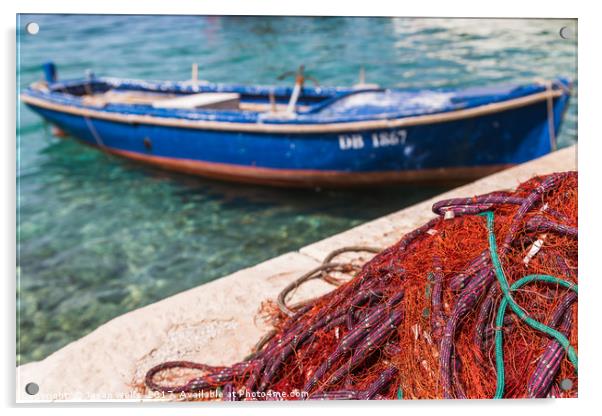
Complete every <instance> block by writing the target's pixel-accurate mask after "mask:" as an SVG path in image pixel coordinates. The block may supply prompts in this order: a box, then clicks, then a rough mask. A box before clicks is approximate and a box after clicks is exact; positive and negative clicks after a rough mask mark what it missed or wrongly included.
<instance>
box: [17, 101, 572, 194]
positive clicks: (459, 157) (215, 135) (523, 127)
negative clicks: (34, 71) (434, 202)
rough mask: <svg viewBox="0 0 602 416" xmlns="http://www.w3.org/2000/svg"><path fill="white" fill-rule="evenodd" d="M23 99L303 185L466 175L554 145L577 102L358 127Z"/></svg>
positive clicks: (126, 147) (224, 173) (77, 132)
mask: <svg viewBox="0 0 602 416" xmlns="http://www.w3.org/2000/svg"><path fill="white" fill-rule="evenodd" d="M23 98H24V101H25V103H26V104H28V105H29V106H30V107H31V108H32V109H33V110H34V111H36V112H37V113H39V114H40V115H41V116H42V117H43V118H44V119H46V120H47V121H49V122H50V123H52V124H54V125H55V126H57V127H58V128H60V129H61V130H62V131H64V132H66V133H67V134H68V135H70V136H73V137H75V138H77V139H78V140H81V141H83V142H84V143H86V144H89V145H92V146H95V147H98V148H99V149H102V150H103V151H106V152H109V153H112V154H116V155H119V156H122V157H126V158H129V159H132V160H134V161H137V162H142V163H146V164H150V165H153V166H157V167H161V168H164V169H169V170H173V171H179V172H184V173H188V174H195V175H201V176H206V177H211V178H217V179H223V180H231V181H237V182H250V183H258V184H267V185H277V186H301V187H307V186H337V187H338V186H362V185H371V184H390V183H398V182H466V181H469V180H472V179H475V178H478V177H481V176H484V175H486V174H489V173H493V172H495V171H497V170H500V169H503V168H505V167H507V166H510V165H514V164H518V163H522V162H525V161H528V160H531V159H534V158H537V157H539V156H542V155H545V154H547V153H549V152H550V151H551V150H552V149H553V145H554V144H553V142H554V139H555V135H556V134H555V132H558V130H559V128H560V124H561V120H562V116H563V112H564V110H565V108H566V105H567V102H568V94H562V95H555V96H554V98H553V99H552V98H550V99H549V100H550V101H552V106H551V107H549V104H550V103H549V100H548V99H545V98H544V99H540V100H531V101H528V100H527V101H522V102H520V103H519V105H517V104H516V103H515V104H514V105H513V104H512V103H510V102H508V103H501V104H502V105H498V106H497V107H492V108H488V109H487V111H483V110H480V111H473V112H464V113H462V110H460V111H458V112H451V113H445V114H444V116H443V117H442V116H441V115H438V114H434V115H431V116H426V117H427V119H426V120H425V119H424V118H422V119H420V120H418V121H416V120H405V121H404V119H398V120H381V121H380V125H378V126H377V125H375V124H374V123H372V124H370V123H367V124H366V125H365V126H364V128H362V126H361V125H360V126H358V127H356V128H355V129H352V130H351V129H349V126H345V123H340V124H341V125H342V126H341V125H339V126H338V127H337V126H335V128H333V126H332V125H325V126H321V125H311V126H310V128H308V127H307V126H299V125H297V126H295V125H288V126H284V127H286V128H283V127H282V126H275V127H274V126H261V125H254V126H251V127H255V128H250V127H248V126H246V128H242V126H241V128H240V129H236V128H233V127H232V126H227V127H225V128H223V129H220V128H219V126H217V127H216V126H214V125H210V126H203V124H199V123H194V122H186V121H182V120H177V123H176V122H170V121H169V120H161V119H159V118H153V119H149V118H145V117H143V116H142V117H138V118H135V117H127V118H120V117H118V116H105V115H102V114H99V115H97V114H95V112H94V111H91V112H86V111H82V109H78V108H75V107H73V108H62V107H57V106H56V105H54V104H53V103H45V102H42V101H40V100H37V99H28V98H27V97H23ZM551 112H553V120H552V124H553V129H552V135H551V134H550V130H551V125H550V119H549V117H550V116H551ZM452 113H458V114H456V116H454V115H453V114H452ZM450 114H451V116H450ZM428 117H430V118H431V119H430V120H429V119H428ZM387 125H390V126H391V127H386V126H387ZM291 126H292V127H291ZM278 130H280V131H278Z"/></svg>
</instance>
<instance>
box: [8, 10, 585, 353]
mask: <svg viewBox="0 0 602 416" xmlns="http://www.w3.org/2000/svg"><path fill="white" fill-rule="evenodd" d="M30 21H35V22H37V23H39V25H40V32H39V33H38V35H36V36H31V35H27V34H25V32H24V30H23V28H24V26H25V24H27V23H28V22H30ZM18 26H19V30H20V34H19V40H20V41H19V45H18V53H19V61H18V66H19V67H18V70H17V71H18V72H17V73H18V84H19V86H20V87H21V88H23V87H25V86H27V85H28V84H29V83H31V82H33V81H36V80H38V79H40V78H41V70H40V64H41V63H43V62H45V61H48V60H53V61H55V62H56V64H57V65H58V69H59V77H61V78H69V77H80V76H82V75H83V73H84V71H85V70H86V69H88V68H89V69H92V70H93V71H94V72H95V73H96V74H98V75H111V76H119V77H135V78H146V79H186V78H188V77H189V76H190V64H191V63H192V62H197V63H198V64H199V65H200V74H201V77H202V78H204V79H208V80H211V81H223V82H234V83H245V84H246V83H249V84H286V83H292V80H285V81H276V77H277V76H278V75H280V74H281V73H283V72H285V71H288V70H292V69H295V68H296V67H297V66H298V65H300V64H305V66H306V68H307V70H308V72H309V74H310V75H312V76H314V77H315V78H317V79H318V80H319V81H320V82H321V83H322V84H323V85H350V84H353V83H355V82H356V81H357V74H358V71H359V68H360V66H364V67H365V68H366V73H367V81H368V82H376V83H379V84H381V85H383V86H398V87H405V86H408V87H429V86H430V87H442V86H468V85H484V84H490V83H498V82H500V83H502V82H523V81H527V82H528V81H531V80H532V79H533V78H535V77H543V78H545V77H547V78H550V77H555V76H558V75H563V76H567V77H569V78H571V79H576V59H577V44H576V41H575V40H574V39H573V40H563V39H561V38H560V37H559V35H558V32H559V30H560V28H561V27H563V26H570V27H573V28H575V22H574V21H570V20H569V21H560V20H480V19H453V20H450V19H406V18H395V19H391V18H297V17H284V18H273V17H272V18H262V17H218V16H216V17H188V16H75V15H29V16H27V15H22V16H21V17H20V20H19V22H18ZM576 109H577V97H576V93H575V94H574V97H573V99H572V102H571V105H570V108H569V110H568V112H567V115H566V119H565V123H564V126H563V129H562V132H561V135H560V138H559V141H560V144H561V146H566V145H569V144H572V143H574V142H575V141H576V138H577V119H576ZM19 110H20V111H19V115H20V119H19V124H18V142H17V146H18V172H17V180H18V254H19V258H18V278H19V281H18V286H17V296H18V303H17V307H18V326H17V328H18V334H17V335H18V337H17V338H18V340H17V341H18V343H17V346H18V351H17V362H18V363H25V362H28V361H32V360H39V359H42V358H44V357H46V356H47V355H49V354H50V353H52V352H53V351H55V350H57V349H58V348H60V347H62V346H63V345H65V344H66V343H68V342H70V341H73V340H75V339H77V338H79V337H81V336H83V335H85V334H86V333H88V332H90V331H91V330H93V329H94V328H96V327H98V326H99V325H100V324H102V323H104V322H106V321H108V320H109V319H111V318H113V317H115V316H117V315H119V314H122V313H124V312H126V311H129V310H132V309H135V308H137V307H140V306H143V305H146V304H148V303H151V302H153V301H156V300H159V299H162V298H164V297H166V296H169V295H172V294H174V293H177V292H180V291H182V290H185V289H188V288H191V287H194V286H197V285H199V284H201V283H204V282H207V281H210V280H213V279H215V278H217V277H220V276H223V275H225V274H228V273H230V272H233V271H235V270H237V269H240V268H242V267H246V266H250V265H253V264H255V263H258V262H261V261H263V260H265V259H268V258H270V257H273V256H276V255H278V254H281V253H284V252H287V251H290V250H295V249H297V248H299V247H301V246H303V245H305V244H308V243H310V242H312V241H315V240H319V239H321V238H324V237H327V236H329V235H332V234H335V233H338V232H340V231H342V230H345V229H347V228H349V227H352V226H355V225H358V224H361V223H363V222H365V221H368V220H370V219H373V218H376V217H379V216H381V215H384V214H387V213H390V212H393V211H396V210H398V209H401V208H403V207H404V206H407V205H410V204H412V203H415V202H417V201H420V200H422V199H424V198H426V197H428V196H431V195H434V194H436V193H439V192H441V191H442V190H443V189H442V188H416V187H394V188H385V189H377V190H370V191H365V190H364V191H324V190H307V191H293V190H282V189H270V188H261V187H253V186H247V185H245V186H242V185H234V184H227V183H219V182H213V181H209V180H203V179H198V178H188V177H185V176H180V175H173V174H169V173H165V172H161V171H157V170H152V169H149V168H144V167H141V166H139V165H136V164H133V163H130V162H124V161H122V160H119V159H116V158H114V157H109V156H106V155H104V154H101V153H99V152H97V151H95V150H93V149H90V148H87V147H85V146H81V145H79V144H77V143H75V142H73V141H71V140H59V139H56V138H54V137H52V136H51V135H50V133H49V130H48V128H47V127H46V126H45V125H44V124H43V123H42V121H41V119H40V118H38V117H37V116H35V115H34V114H33V113H32V112H30V111H29V110H28V109H26V108H25V107H24V106H22V105H21V106H20V107H19Z"/></svg>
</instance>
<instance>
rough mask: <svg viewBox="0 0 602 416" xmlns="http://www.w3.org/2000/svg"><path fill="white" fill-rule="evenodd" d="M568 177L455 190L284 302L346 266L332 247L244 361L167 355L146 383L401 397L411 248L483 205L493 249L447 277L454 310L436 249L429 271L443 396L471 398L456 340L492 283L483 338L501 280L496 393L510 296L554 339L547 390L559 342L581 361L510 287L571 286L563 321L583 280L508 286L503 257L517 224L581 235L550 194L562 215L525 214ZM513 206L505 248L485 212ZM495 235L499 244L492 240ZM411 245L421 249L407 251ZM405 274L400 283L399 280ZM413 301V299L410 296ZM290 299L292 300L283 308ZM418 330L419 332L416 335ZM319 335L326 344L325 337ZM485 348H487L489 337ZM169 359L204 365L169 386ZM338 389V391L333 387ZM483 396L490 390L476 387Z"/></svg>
mask: <svg viewBox="0 0 602 416" xmlns="http://www.w3.org/2000/svg"><path fill="white" fill-rule="evenodd" d="M571 179H572V180H574V181H575V186H576V173H563V174H553V175H550V176H548V177H545V178H542V179H537V181H536V182H535V183H534V184H535V185H537V186H535V187H533V185H530V186H531V188H529V187H528V186H526V185H525V186H526V188H525V189H526V190H525V191H523V193H525V192H527V191H528V192H529V193H528V194H527V195H520V196H517V194H514V195H513V194H510V193H507V192H495V193H491V194H487V195H483V196H480V197H473V198H458V199H452V200H447V201H441V202H439V203H436V204H435V205H434V206H433V211H434V212H435V213H436V214H438V215H439V217H438V218H434V219H433V220H431V221H429V222H428V223H427V224H425V225H423V226H422V227H420V228H418V229H416V230H414V231H412V232H410V233H408V234H406V235H405V236H404V238H403V239H402V240H401V241H400V242H398V243H397V244H396V245H394V246H392V247H389V248H388V249H386V250H384V251H383V252H381V254H379V255H378V256H376V257H375V258H374V259H373V260H372V261H370V262H369V263H367V264H366V265H364V267H363V268H362V270H361V271H360V273H359V274H358V275H357V276H356V277H355V278H354V279H352V280H351V281H349V282H347V283H345V284H343V285H342V286H341V287H339V288H337V289H335V290H334V291H332V292H330V293H329V294H327V295H325V296H323V297H321V298H318V299H315V300H312V301H309V302H305V303H303V304H301V305H297V306H295V307H288V306H286V303H285V302H284V300H285V299H286V295H287V293H288V292H290V291H291V290H293V289H295V288H296V287H298V286H299V285H300V284H302V283H303V282H305V281H308V280H311V279H312V278H318V277H322V278H324V276H325V275H326V272H327V271H328V270H333V269H334V270H341V268H342V267H344V266H342V264H341V263H332V259H333V258H334V256H333V257H330V256H329V257H330V258H326V259H325V260H324V263H323V264H322V265H321V266H319V267H318V268H316V269H315V270H312V271H311V272H310V273H307V274H305V275H304V276H301V277H300V278H299V279H298V280H297V281H296V282H293V283H291V285H289V286H288V287H287V288H285V290H284V291H283V292H284V293H281V299H282V301H283V302H281V303H282V304H281V305H280V302H279V306H280V309H281V312H282V315H283V316H284V320H283V323H282V324H281V325H279V326H277V329H276V330H274V331H273V332H272V333H270V334H268V336H266V337H264V338H262V340H261V341H260V343H259V344H258V346H257V347H256V348H255V353H254V354H252V355H251V356H250V357H247V359H245V361H243V362H240V363H237V364H234V365H233V366H230V367H211V366H207V365H204V364H197V363H192V362H188V361H173V362H167V363H163V364H159V365H158V366H155V367H153V368H151V369H150V370H149V371H148V372H147V375H146V378H145V382H146V385H147V387H149V388H150V389H152V390H157V391H164V392H183V391H199V390H204V389H210V388H216V387H221V388H222V389H223V394H224V396H223V397H224V398H225V399H226V400H238V399H240V397H239V396H237V394H236V393H233V392H234V389H235V388H236V390H237V391H239V389H240V388H241V387H242V389H243V390H246V391H249V390H252V391H265V390H267V389H279V388H280V389H282V388H284V387H286V386H289V387H291V386H292V387H294V386H299V387H302V388H303V390H304V391H306V392H307V393H308V394H309V398H311V399H379V398H385V397H386V398H394V397H397V398H402V397H404V396H405V394H404V391H403V389H402V388H401V384H399V383H400V378H399V377H400V376H401V373H400V371H401V369H400V368H398V367H399V364H398V360H399V359H400V358H404V357H405V356H406V355H407V356H408V358H407V359H408V360H412V358H411V357H412V352H411V351H404V350H403V349H402V348H401V347H400V344H399V343H400V342H401V339H400V340H399V341H397V337H398V336H401V335H398V327H399V325H400V324H402V322H403V321H404V319H403V317H404V312H403V310H402V306H403V305H402V304H403V302H402V300H404V297H405V296H406V293H405V292H406V289H407V288H408V287H406V284H409V283H411V281H409V280H407V279H404V276H405V274H406V270H405V269H404V267H405V266H404V262H407V261H412V257H411V256H412V254H413V253H415V252H416V250H417V249H416V244H418V245H420V244H422V245H424V244H427V243H428V241H429V239H430V240H432V239H433V238H432V237H433V235H434V233H432V231H435V233H436V229H442V230H444V228H441V227H445V224H446V221H445V220H444V218H445V219H449V218H453V217H455V216H467V218H470V216H471V215H473V214H481V213H484V214H483V215H485V216H486V218H487V232H488V236H489V248H488V250H486V251H488V254H489V256H487V255H486V254H487V252H484V253H482V254H481V255H479V256H477V257H476V258H474V259H473V260H471V261H470V262H469V263H468V266H465V267H466V269H465V270H464V271H463V272H461V273H457V274H456V275H454V276H452V278H451V279H449V282H450V283H449V287H450V288H451V290H452V291H454V290H455V291H456V293H459V295H457V297H456V298H455V299H456V301H455V305H454V307H453V308H452V311H451V313H450V314H447V315H446V312H445V311H443V310H442V290H443V289H442V282H443V276H442V271H441V267H440V264H439V263H440V261H439V260H438V259H437V256H433V272H431V273H429V279H428V282H427V292H428V296H429V298H430V299H432V312H430V316H431V317H432V318H431V320H432V328H433V331H432V334H431V335H432V338H433V341H432V342H433V343H432V344H431V345H437V347H439V350H438V353H437V356H438V357H439V362H440V367H439V371H440V376H439V377H440V380H441V381H440V383H441V385H440V386H441V388H442V389H443V397H450V398H451V397H459V398H462V397H465V395H464V392H463V391H462V389H461V387H460V383H459V380H458V371H460V370H459V369H458V367H457V365H458V364H457V352H455V348H454V344H453V340H454V338H455V333H456V328H457V327H458V325H459V324H460V322H461V321H462V320H463V319H464V317H465V316H466V314H467V313H468V311H471V310H472V311H476V309H474V307H475V305H476V302H477V300H478V299H483V294H484V293H485V291H486V290H487V288H490V289H491V290H490V292H489V293H488V295H487V297H485V298H484V301H483V302H482V304H481V311H480V312H479V313H478V316H479V320H478V321H476V328H477V333H476V334H480V336H479V340H480V342H481V344H482V342H483V340H482V339H481V338H482V335H483V330H484V328H485V327H484V324H485V323H486V322H487V319H481V316H485V318H487V316H488V310H489V309H491V308H492V307H493V305H494V302H493V300H491V299H490V298H492V296H490V293H495V292H494V291H493V289H498V290H499V289H500V288H501V290H502V302H501V303H500V305H499V308H498V313H497V318H496V320H495V327H494V328H493V329H494V335H495V353H496V354H495V358H496V372H497V386H496V392H495V397H502V395H503V393H504V381H505V380H504V357H503V349H502V344H503V338H502V326H504V325H508V322H506V320H505V319H504V314H505V310H506V307H507V305H510V307H511V309H512V311H513V312H515V313H516V315H517V316H518V317H519V318H520V319H521V320H523V321H525V322H526V323H527V324H528V325H529V326H531V327H533V328H535V329H537V330H538V331H542V332H543V333H545V334H546V335H549V336H551V337H552V338H553V342H551V343H550V344H548V346H547V347H546V349H545V352H544V355H543V356H542V358H543V357H544V356H546V357H547V356H552V358H553V359H552V362H548V363H547V365H545V366H544V367H541V368H540V366H538V368H537V369H536V375H537V377H538V378H537V379H536V380H535V379H532V380H530V381H529V391H530V392H531V390H533V393H532V395H533V397H543V395H545V394H546V392H547V391H549V388H550V386H551V383H552V381H553V379H554V375H555V374H556V371H558V368H559V366H560V359H561V358H562V357H561V356H559V355H558V354H557V348H563V349H564V350H566V351H567V353H568V356H569V360H570V361H571V363H572V364H573V365H574V367H575V370H576V369H577V357H576V353H575V351H574V348H573V347H572V346H570V343H569V342H568V339H567V338H566V336H564V335H563V334H562V333H561V332H558V331H555V330H554V329H552V328H550V327H548V326H546V325H544V324H541V323H540V322H538V321H535V320H530V317H529V316H528V315H526V313H524V311H522V309H520V308H519V307H518V305H516V302H514V300H513V299H512V296H511V294H510V292H511V291H514V290H516V289H518V288H520V287H521V286H523V285H525V284H528V283H531V282H543V283H552V284H556V285H559V286H563V287H565V288H568V289H570V290H572V291H573V294H574V295H575V296H574V297H572V298H569V297H567V298H566V300H563V304H562V305H560V306H559V307H558V308H557V309H555V312H554V316H555V318H553V320H554V322H556V321H558V319H557V318H558V317H560V318H562V317H563V316H564V317H565V318H566V317H567V316H568V315H566V314H565V311H566V312H568V307H569V306H570V305H571V302H573V301H574V300H575V299H576V292H577V286H576V284H573V283H572V282H568V281H565V280H562V279H557V278H555V277H552V276H548V275H530V276H526V277H524V278H522V279H520V280H518V281H517V282H515V283H514V284H513V285H512V286H511V287H508V282H507V280H506V278H505V276H504V271H503V270H502V268H501V263H500V260H499V259H500V257H501V256H504V255H505V254H506V252H507V251H508V250H509V247H510V245H511V244H512V243H513V242H514V240H515V238H516V234H517V231H518V229H519V225H522V226H523V228H524V229H525V230H526V231H529V232H535V233H539V232H545V233H555V234H556V235H559V236H564V237H566V238H569V239H576V237H577V229H576V227H571V226H569V225H568V224H566V222H567V221H568V219H567V217H566V215H564V214H562V213H561V212H558V211H555V210H553V209H552V208H549V207H548V208H546V205H547V203H546V204H545V205H544V206H543V207H541V209H540V211H546V214H549V215H548V217H553V218H554V219H555V220H550V219H549V218H545V217H543V216H542V215H532V216H530V217H529V218H525V215H526V213H527V212H529V211H531V210H532V208H533V207H534V206H536V205H537V204H538V203H539V202H541V201H542V198H543V195H545V194H546V193H548V192H550V191H554V190H555V189H557V188H559V186H561V185H562V183H563V181H567V180H571ZM533 181H535V180H533ZM519 189H521V188H519ZM511 206H517V207H518V209H517V211H516V213H515V214H514V215H513V216H512V217H508V218H511V222H510V226H509V227H508V230H507V232H506V236H505V238H504V239H503V244H502V246H501V249H500V250H498V249H497V245H496V244H495V235H494V233H493V212H490V213H488V211H491V210H492V209H494V208H495V209H496V210H497V209H501V208H500V207H511ZM503 209H505V210H506V211H504V212H508V210H507V208H503ZM558 221H561V222H558ZM492 242H493V244H491V243H492ZM413 244H414V245H413ZM410 246H412V247H414V249H413V250H408V247H410ZM428 247H429V246H428V244H427V245H426V246H425V249H426V250H429V248H428ZM372 249H374V248H372ZM418 250H419V249H418ZM367 251H370V250H367ZM552 254H553V255H556V254H554V253H552ZM335 255H336V254H335ZM408 259H409V260H408ZM561 260H562V259H561ZM489 264H492V265H493V266H490V265H489ZM563 273H564V274H566V273H568V272H563ZM567 275H568V274H567ZM496 277H497V280H498V283H499V285H493V286H491V285H490V283H491V281H495V279H496ZM399 279H402V280H399ZM325 280H326V279H325ZM398 282H401V285H400V283H398ZM446 282H447V280H446ZM331 283H332V282H331ZM337 283H338V282H337ZM504 283H505V285H504ZM333 284H336V283H333ZM446 284H447V283H446ZM431 286H432V288H431ZM287 289H288V291H287ZM446 290H447V287H446ZM446 293H447V292H446ZM407 295H408V296H411V292H408V294H407ZM454 296H455V295H454ZM404 302H405V301H404ZM408 302H410V301H409V300H408ZM283 305H284V308H286V309H284V308H283V307H282V306H283ZM517 311H518V312H517ZM406 312H407V313H409V312H410V310H406ZM291 314H292V316H291ZM557 315H558V316H557ZM446 320H447V321H446ZM565 321H566V322H565ZM411 322H413V321H410V323H411ZM407 325H409V323H408V324H406V326H407ZM556 325H557V323H554V324H552V323H550V326H556ZM479 328H480V329H479ZM563 328H564V329H563ZM567 328H570V320H567V319H563V320H562V325H561V330H562V331H563V332H566V330H567ZM412 329H414V327H412ZM339 331H340V336H339ZM399 334H401V332H399ZM558 335H560V336H558ZM333 336H334V338H333ZM415 336H416V337H418V334H415ZM425 336H426V335H425ZM324 337H326V338H324ZM416 339H417V338H416ZM485 339H486V338H485ZM427 340H428V339H427ZM316 341H318V342H316ZM322 342H326V343H325V344H322ZM329 343H333V344H329ZM429 343H430V341H429ZM477 344H478V343H477ZM330 345H332V347H331V346H330ZM456 348H457V347H456ZM480 348H483V345H481V346H480ZM377 351H378V354H379V356H380V357H381V358H379V359H378V361H376V362H374V360H373V359H372V358H371V357H374V356H375V353H376V352H377ZM454 357H456V358H454ZM454 360H455V361H454ZM454 363H455V364H454ZM544 364H545V363H544ZM170 368H190V369H197V370H200V371H202V372H203V373H204V374H203V375H202V376H199V377H196V378H194V379H192V380H190V381H189V382H187V383H186V384H184V385H180V386H165V385H161V384H158V383H156V382H155V381H154V376H155V375H156V374H157V373H159V372H161V371H163V370H166V369H170ZM366 368H367V369H369V370H370V371H371V372H369V373H365V372H363V371H364V370H363V369H366ZM404 371H405V372H406V373H404V374H409V375H408V376H409V377H413V376H420V374H417V373H413V372H409V373H408V371H407V370H405V369H404ZM297 373H302V374H305V375H303V376H301V377H302V378H300V379H299V375H295V374H297ZM350 377H351V378H350ZM533 380H535V381H533ZM341 383H342V384H343V385H342V388H341V387H339V386H341ZM348 386H349V387H348ZM360 386H361V387H360ZM333 388H335V389H337V390H332V389H333ZM425 388H427V387H425ZM329 389H330V390H329ZM427 390H428V389H427ZM427 390H425V391H427ZM431 390H432V388H431ZM428 391H430V390H428ZM432 394H433V395H434V394H435V393H434V392H433V393H432ZM530 394H531V393H530ZM410 397H416V393H415V392H414V394H410ZM429 397H433V396H432V395H431V396H429ZM479 397H486V396H483V395H479ZM489 397H491V396H489Z"/></svg>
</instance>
